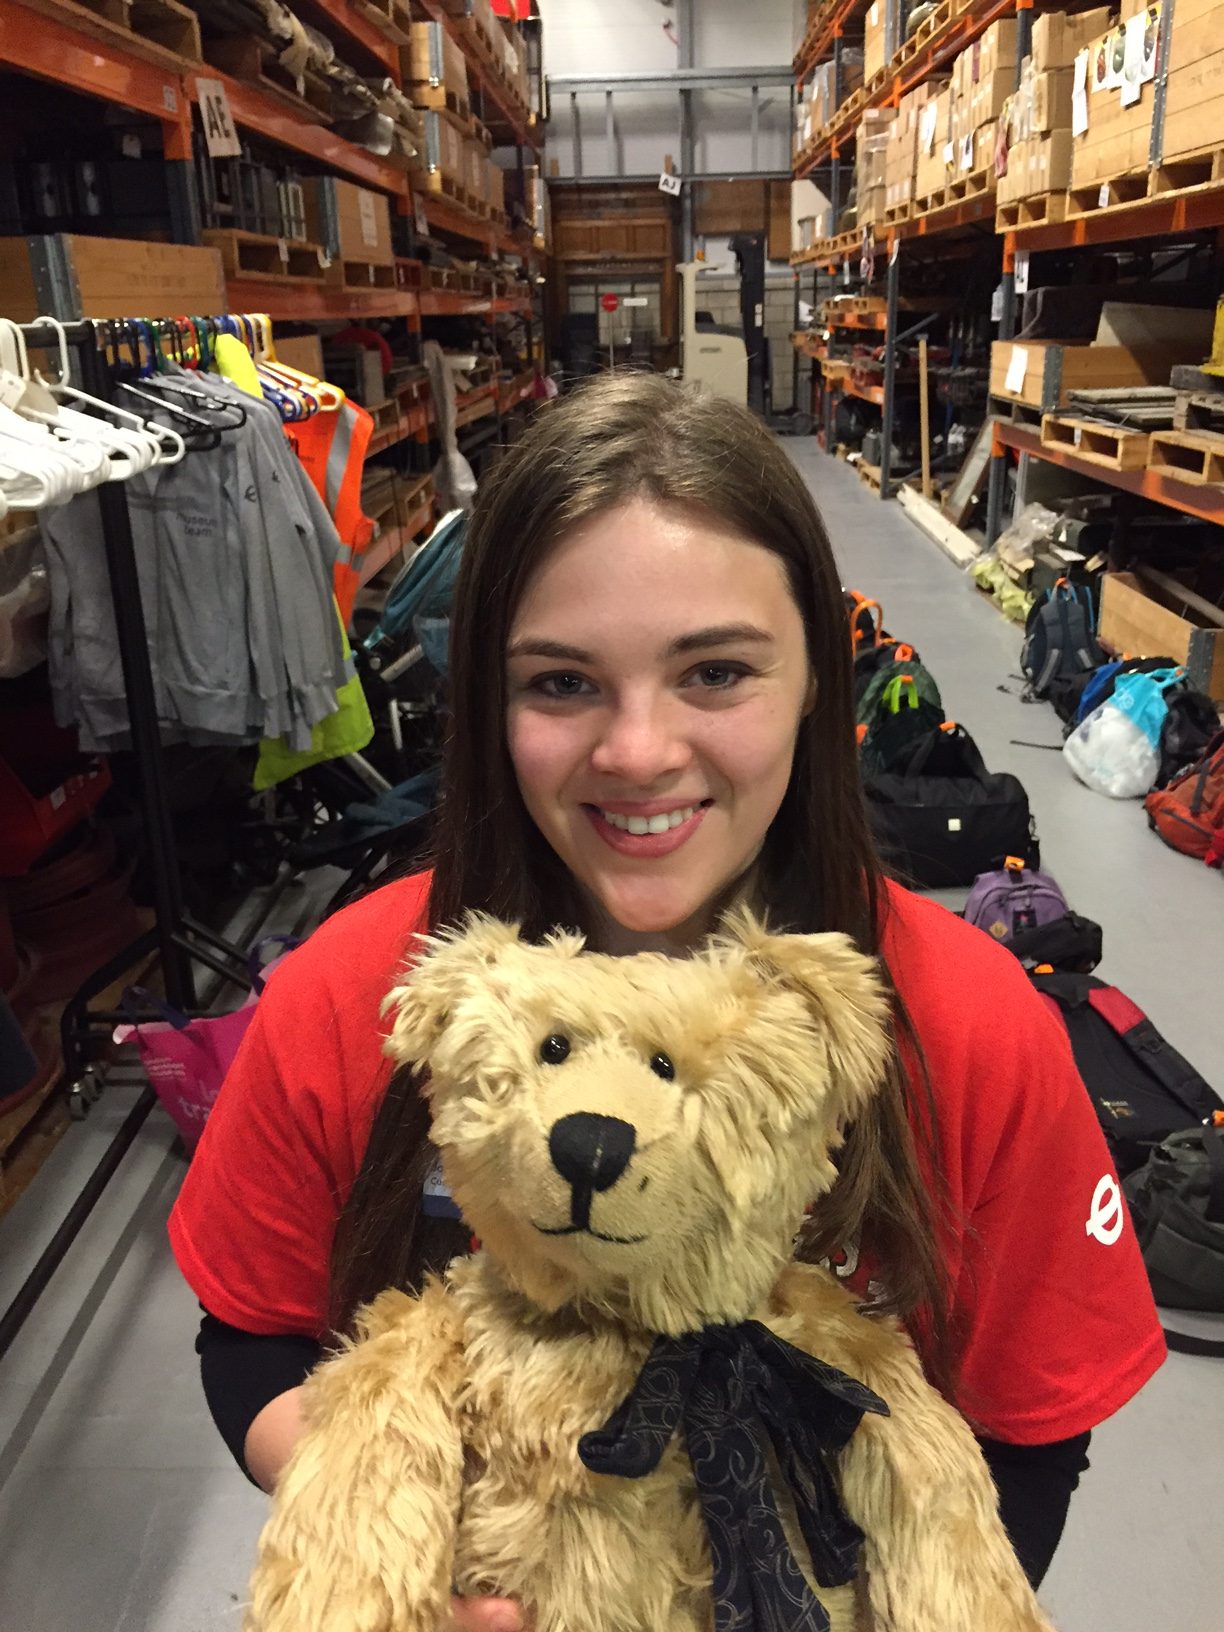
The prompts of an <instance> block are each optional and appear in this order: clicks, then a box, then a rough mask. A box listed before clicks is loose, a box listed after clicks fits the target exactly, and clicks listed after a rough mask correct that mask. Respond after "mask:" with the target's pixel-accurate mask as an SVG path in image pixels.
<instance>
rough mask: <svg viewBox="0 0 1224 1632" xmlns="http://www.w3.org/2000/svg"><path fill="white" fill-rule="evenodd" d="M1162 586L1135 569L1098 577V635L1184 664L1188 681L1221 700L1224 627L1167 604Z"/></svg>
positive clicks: (1133, 651) (1138, 653) (1123, 648)
mask: <svg viewBox="0 0 1224 1632" xmlns="http://www.w3.org/2000/svg"><path fill="white" fill-rule="evenodd" d="M1160 595H1161V591H1160V589H1159V588H1158V587H1157V586H1156V585H1154V584H1151V583H1148V582H1146V581H1145V582H1141V581H1140V580H1139V579H1138V578H1137V577H1135V575H1134V574H1133V573H1129V572H1107V573H1106V574H1105V575H1104V577H1103V578H1102V579H1101V621H1100V635H1101V639H1102V640H1103V641H1104V642H1105V643H1106V645H1108V646H1112V647H1113V648H1114V649H1115V650H1116V651H1119V652H1128V653H1129V654H1130V655H1131V656H1132V657H1172V658H1175V659H1176V660H1177V662H1178V663H1183V664H1185V666H1186V670H1187V676H1188V678H1189V681H1190V684H1191V685H1192V686H1195V687H1196V688H1197V689H1198V690H1199V691H1205V692H1206V693H1207V695H1208V696H1209V697H1210V698H1211V699H1212V701H1213V702H1216V703H1220V702H1224V629H1217V628H1213V627H1210V626H1208V627H1205V628H1204V627H1201V626H1200V625H1198V624H1196V623H1194V622H1193V621H1192V620H1191V619H1189V618H1187V617H1185V616H1184V615H1183V611H1182V608H1181V606H1180V605H1178V606H1177V607H1176V608H1174V607H1172V606H1167V605H1165V604H1164V603H1163V601H1162V600H1161V599H1160Z"/></svg>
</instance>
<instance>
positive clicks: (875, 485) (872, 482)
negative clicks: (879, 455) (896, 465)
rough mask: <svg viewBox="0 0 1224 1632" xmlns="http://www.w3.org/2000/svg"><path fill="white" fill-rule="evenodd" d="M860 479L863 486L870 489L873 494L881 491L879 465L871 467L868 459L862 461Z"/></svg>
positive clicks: (859, 466) (860, 461)
mask: <svg viewBox="0 0 1224 1632" xmlns="http://www.w3.org/2000/svg"><path fill="white" fill-rule="evenodd" d="M858 477H859V481H860V482H862V484H863V486H864V487H869V488H870V489H871V490H872V492H873V493H878V492H879V491H880V467H879V465H869V464H868V463H867V461H866V459H860V460H859V462H858Z"/></svg>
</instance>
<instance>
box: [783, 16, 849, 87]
mask: <svg viewBox="0 0 1224 1632" xmlns="http://www.w3.org/2000/svg"><path fill="white" fill-rule="evenodd" d="M866 11H867V0H826V4H825V5H823V6H822V7H821V8H820V10H819V11H818V12H817V13H816V15H815V16H814V17H813V18H812V21H811V23H810V25H809V27H808V30H807V33H806V34H805V35H804V36H803V41H802V43H801V45H800V47H799V49H798V51H797V52H796V53H795V63H794V67H795V78H796V80H800V79H805V78H806V77H807V74H808V72H809V70H810V69H812V68H814V67H815V66H816V64H817V63H818V62H819V61H820V59H821V58H822V57H824V56H827V54H828V52H829V49H830V47H831V46H832V44H833V39H834V36H835V35H837V34H840V33H844V32H845V26H846V24H847V23H848V22H849V21H850V19H851V17H853V16H854V15H855V13H856V12H862V13H864V14H865V13H866Z"/></svg>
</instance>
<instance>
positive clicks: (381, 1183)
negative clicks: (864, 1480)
mask: <svg viewBox="0 0 1224 1632" xmlns="http://www.w3.org/2000/svg"><path fill="white" fill-rule="evenodd" d="M636 496H641V497H644V498H647V499H650V500H652V501H654V502H655V503H657V504H660V505H667V506H676V507H679V508H682V509H684V510H685V511H686V512H689V513H696V514H699V515H701V514H704V515H708V516H710V517H712V518H716V519H717V521H718V522H719V523H720V524H721V525H722V526H723V527H728V526H729V527H730V528H732V529H733V530H734V531H736V532H738V533H740V534H742V535H743V536H744V537H745V538H748V539H751V540H753V541H754V542H755V543H757V544H760V545H763V546H764V547H765V548H766V549H768V550H771V551H772V552H773V553H774V554H775V555H777V556H778V557H779V558H780V559H781V561H782V562H783V564H784V566H785V569H786V572H787V576H788V579H789V582H790V588H791V592H792V594H793V596H794V599H795V602H796V604H797V606H798V608H799V611H800V613H801V615H802V617H803V623H804V628H805V631H806V638H807V647H808V656H809V659H810V662H811V666H812V671H813V674H814V676H815V681H816V688H815V695H816V702H815V706H814V708H813V709H812V710H811V712H810V713H809V714H808V715H807V717H806V719H805V720H804V721H803V722H802V724H801V726H800V730H799V736H798V741H797V744H796V749H795V758H794V764H793V767H792V772H791V778H790V783H789V786H788V788H787V790H786V793H785V795H784V797H783V800H782V804H781V806H780V808H779V810H778V813H777V815H776V816H775V818H774V820H773V823H772V825H771V827H770V829H769V832H768V834H767V836H766V839H765V844H764V848H763V851H762V855H761V860H760V878H761V889H762V897H763V901H764V903H765V906H766V907H767V909H768V912H769V917H770V921H771V923H772V925H773V926H774V927H775V928H777V929H789V930H794V931H800V932H813V931H818V930H831V929H839V930H844V931H846V932H847V933H849V934H851V935H853V936H854V937H855V938H856V940H857V941H858V942H859V944H860V945H861V946H862V947H864V949H866V950H868V951H872V952H877V951H878V950H879V943H880V932H881V917H882V913H883V912H884V911H885V910H886V901H885V899H884V895H883V891H882V889H881V870H880V864H879V861H878V859H877V857H876V853H875V849H874V847H873V844H872V841H871V836H870V831H869V828H868V824H867V818H866V813H865V809H864V805H863V799H862V794H861V790H860V782H859V771H858V763H857V749H856V743H855V734H854V713H853V684H852V663H851V654H850V642H849V636H848V629H847V618H846V612H845V607H844V601H843V593H842V587H841V584H840V581H839V578H838V572H837V567H836V564H835V562H834V558H833V551H832V548H831V547H830V544H829V539H828V535H827V534H826V532H825V529H824V524H823V522H822V521H821V519H820V516H819V513H818V512H817V510H816V507H815V505H814V503H813V502H812V499H811V496H810V495H809V493H808V490H807V487H806V486H805V484H804V482H803V481H802V479H801V478H800V476H799V474H798V472H797V471H796V470H795V468H794V466H793V465H792V463H791V461H790V459H789V458H788V457H787V455H786V453H785V452H784V450H783V449H782V447H781V446H780V444H779V443H778V442H777V441H776V440H775V438H774V437H773V436H772V435H771V434H770V433H769V432H768V431H767V430H766V429H765V427H764V426H763V425H762V424H761V423H760V422H759V421H758V420H757V419H756V418H755V417H754V416H753V415H752V414H750V413H749V412H748V411H747V410H745V409H743V408H739V407H736V406H734V405H733V404H731V403H729V402H726V401H723V400H721V399H719V398H716V397H713V396H711V395H709V394H708V393H706V392H703V391H700V390H697V389H694V388H691V387H686V386H677V385H676V384H674V383H673V382H671V381H669V380H667V379H664V378H662V377H660V376H658V375H651V374H626V373H619V374H614V375H607V376H604V377H603V378H601V379H599V380H597V381H594V382H592V383H590V384H587V385H585V386H583V387H582V388H581V389H580V390H577V391H575V392H574V393H573V394H572V395H571V396H569V397H567V398H564V399H562V400H561V401H559V402H557V403H555V404H553V405H551V406H550V407H549V408H548V409H547V410H546V411H544V412H543V413H542V414H541V415H540V417H539V418H538V419H537V421H536V422H535V424H534V425H533V427H532V428H531V430H530V431H529V432H528V433H527V434H526V435H525V436H524V437H523V438H522V440H521V441H519V442H518V443H517V444H516V445H515V446H514V447H513V448H511V449H510V450H509V452H508V453H507V454H506V455H505V456H504V458H503V459H502V461H501V463H500V464H499V465H498V466H497V467H496V469H495V470H494V472H493V474H492V476H491V477H490V478H489V479H488V480H487V481H486V482H485V483H484V484H483V485H482V487H481V489H480V492H479V495H478V497H477V502H476V507H475V510H474V512H473V515H472V519H471V527H470V532H469V536H468V540H467V544H466V547H465V551H464V558H463V565H462V569H461V572H460V577H459V583H458V588H457V592H456V599H455V607H454V616H453V625H452V638H451V642H450V651H451V692H450V701H451V709H452V723H451V729H450V733H449V738H448V742H447V747H446V753H445V758H444V764H443V771H442V789H441V800H440V807H439V811H438V817H437V825H436V832H435V852H436V860H435V862H434V874H433V884H432V889H431V894H430V902H429V916H430V921H431V925H433V926H437V925H440V924H445V923H453V922H454V921H456V920H457V919H458V918H459V917H460V915H461V914H462V913H463V912H464V911H465V910H466V909H468V908H473V907H475V908H482V909H483V910H485V911H486V912H491V913H493V914H495V915H496V916H498V917H500V918H504V919H506V920H509V921H514V922H518V923H520V924H522V925H523V929H524V933H525V934H526V935H528V936H531V937H539V936H541V935H543V934H544V933H545V932H546V931H547V930H548V929H550V928H551V927H553V926H554V925H556V924H558V923H567V924H572V923H575V921H576V918H577V910H576V905H575V901H574V892H573V886H572V882H571V880H570V878H569V875H568V873H567V872H566V871H565V869H564V867H563V866H562V864H561V863H560V861H559V860H558V859H557V857H556V856H555V855H554V853H553V852H552V850H551V849H550V848H549V846H548V845H547V843H546V842H545V840H544V839H543V837H542V835H541V834H540V832H539V830H538V829H537V828H536V826H535V824H534V823H533V822H532V820H531V818H530V817H529V815H528V814H527V811H526V809H525V807H524V805H523V802H522V799H521V797H520V795H519V791H518V787H517V784H516V781H515V776H514V770H513V766H512V764H511V761H510V755H509V751H508V748H507V743H506V730H505V716H506V675H505V664H504V653H505V650H506V646H507V643H508V638H509V632H510V628H511V623H512V620H513V618H514V615H515V611H516V608H517V606H518V604H519V601H520V599H521V597H522V594H523V591H524V588H525V586H526V584H527V582H528V579H529V578H530V576H531V574H532V573H533V572H534V571H535V570H536V568H537V567H538V565H539V564H540V562H541V561H542V560H543V558H544V556H545V555H546V554H547V552H548V550H549V549H550V548H551V547H552V545H553V544H554V543H556V541H557V540H559V539H560V538H562V537H563V536H564V535H566V534H567V533H569V532H570V531H571V530H572V529H573V528H575V527H576V526H578V525H579V524H580V523H582V522H585V521H588V520H589V519H590V518H591V517H593V516H595V515H597V514H599V513H600V512H604V511H607V510H610V509H613V508H615V507H616V506H618V505H621V504H623V503H625V502H627V501H628V500H630V499H631V498H634V497H636ZM895 1014H896V1029H897V1031H898V1032H899V1033H900V1035H902V1036H904V1037H905V1038H906V1039H907V1041H908V1043H909V1045H910V1046H909V1049H908V1052H909V1053H910V1055H911V1057H916V1058H917V1060H918V1062H919V1068H918V1069H917V1070H911V1071H909V1072H906V1071H904V1070H903V1069H902V1067H901V1064H900V1062H899V1060H898V1059H897V1058H896V1056H895V1051H894V1060H893V1064H892V1068H891V1069H890V1071H889V1074H888V1079H887V1081H886V1083H885V1084H884V1086H883V1088H882V1090H881V1092H880V1093H879V1094H878V1095H877V1096H876V1097H875V1099H874V1100H873V1101H872V1102H871V1105H870V1108H869V1110H868V1111H867V1112H866V1113H865V1114H864V1115H863V1116H862V1117H861V1118H860V1119H859V1121H858V1122H857V1124H856V1125H855V1126H854V1127H853V1128H852V1129H851V1130H850V1132H849V1135H848V1137H847V1140H846V1143H845V1145H844V1147H843V1149H842V1151H841V1153H840V1157H839V1177H838V1181H837V1183H836V1185H835V1186H834V1189H833V1190H832V1192H831V1193H830V1194H829V1195H828V1196H826V1197H825V1198H824V1199H823V1200H822V1201H821V1203H820V1204H819V1207H818V1209H817V1211H816V1212H815V1214H814V1215H813V1217H812V1218H811V1220H810V1221H809V1224H808V1227H807V1228H806V1229H805V1232H804V1235H803V1238H802V1241H801V1245H800V1253H801V1256H802V1257H804V1258H805V1259H808V1260H812V1261H815V1260H818V1259H820V1258H823V1257H825V1256H827V1255H828V1254H829V1253H831V1252H834V1251H836V1250H837V1249H838V1248H840V1247H843V1246H845V1245H846V1244H847V1243H848V1242H851V1241H854V1240H859V1239H862V1240H864V1241H865V1242H868V1243H869V1244H870V1249H871V1253H872V1256H873V1260H874V1262H875V1263H876V1265H877V1266H878V1274H879V1277H880V1279H881V1280H882V1282H883V1284H884V1285H885V1287H886V1288H887V1292H886V1295H885V1297H884V1298H883V1299H882V1300H881V1302H880V1305H879V1307H880V1308H881V1309H887V1310H890V1311H895V1312H898V1313H901V1314H905V1315H910V1314H914V1315H916V1317H917V1320H916V1325H917V1327H918V1333H919V1336H920V1341H921V1342H922V1347H923V1350H924V1356H925V1358H926V1360H927V1365H928V1370H929V1371H930V1372H931V1373H932V1375H933V1376H935V1377H938V1378H940V1379H942V1380H945V1382H946V1381H948V1380H950V1375H951V1368H950V1364H949V1355H948V1348H949V1345H948V1339H947V1332H946V1327H945V1310H946V1306H947V1286H946V1284H945V1282H946V1276H945V1274H944V1271H943V1255H942V1253H941V1251H940V1239H941V1231H942V1225H943V1218H942V1204H941V1195H942V1186H941V1184H940V1181H939V1177H938V1173H937V1170H936V1166H935V1163H934V1160H933V1154H932V1153H933V1140H934V1109H933V1105H932V1102H931V1095H930V1089H929V1083H928V1080H927V1076H926V1072H925V1068H924V1067H923V1066H922V1065H921V1050H920V1049H918V1048H917V1040H916V1037H915V1035H914V1032H913V1028H912V1026H911V1024H910V1022H909V1019H908V1016H906V1014H905V1012H904V1009H903V1007H902V1006H901V1004H900V1002H899V1001H897V1002H896V1004H895ZM419 1087H420V1084H419V1082H418V1081H417V1080H416V1079H415V1078H414V1077H413V1076H412V1074H411V1073H405V1072H399V1073H396V1075H395V1076H394V1077H393V1078H392V1081H391V1084H390V1086H389V1088H388V1090H387V1093H386V1096H385V1098H384V1101H383V1104H382V1106H381V1108H380V1110H379V1112H378V1114H377V1116H376V1118H375V1121H374V1126H373V1129H372V1131H371V1135H370V1140H369V1144H368V1147H367V1149H366V1153H365V1160H364V1162H363V1165H362V1169H361V1172H360V1174H359V1175H358V1179H357V1182H356V1184H355V1186H354V1189H353V1192H352V1195H351V1196H350V1198H349V1201H348V1204H347V1205H346V1207H345V1209H344V1211H343V1214H342V1216H341V1219H340V1223H339V1227H338V1229H337V1233H336V1240H335V1246H334V1249H333V1261H332V1275H333V1288H332V1290H333V1303H332V1307H333V1313H334V1316H335V1318H336V1320H337V1323H338V1324H340V1325H344V1324H347V1322H348V1320H349V1319H350V1318H351V1315H352V1313H353V1310H354V1309H355V1308H356V1307H357V1306H358V1305H359V1304H360V1303H361V1302H362V1301H364V1300H365V1299H366V1298H368V1297H370V1296H373V1295H374V1294H376V1293H377V1292H379V1291H381V1290H382V1289H383V1288H384V1287H386V1286H389V1285H411V1284H415V1283H416V1282H417V1281H418V1280H419V1278H420V1276H421V1274H422V1272H423V1270H424V1269H425V1268H426V1267H429V1266H431V1265H432V1263H434V1262H436V1261H437V1260H438V1259H439V1258H443V1257H445V1256H446V1255H448V1254H449V1253H450V1252H451V1251H453V1249H454V1247H455V1246H456V1245H457V1244H458V1241H459V1239H460V1238H459V1236H458V1235H456V1234H455V1232H450V1233H449V1234H448V1233H447V1232H443V1233H441V1234H439V1233H438V1232H437V1231H434V1230H431V1228H430V1227H429V1226H428V1225H427V1224H426V1222H425V1220H424V1219H423V1218H422V1216H421V1213H420V1197H421V1184H422V1179H423V1176H424V1172H425V1164H426V1162H427V1160H428V1154H429V1153H428V1147H427V1143H426V1141H427V1134H428V1115H427V1112H426V1109H425V1106H424V1104H423V1102H422V1099H421V1096H420V1093H419Z"/></svg>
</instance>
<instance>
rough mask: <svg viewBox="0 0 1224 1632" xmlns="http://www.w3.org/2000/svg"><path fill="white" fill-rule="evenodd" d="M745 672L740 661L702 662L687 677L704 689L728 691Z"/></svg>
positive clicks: (746, 671)
mask: <svg viewBox="0 0 1224 1632" xmlns="http://www.w3.org/2000/svg"><path fill="white" fill-rule="evenodd" d="M747 673H748V670H747V669H746V668H745V667H744V665H743V664H742V663H702V664H700V665H699V667H697V668H695V669H694V670H693V671H692V673H691V674H690V676H689V679H690V680H692V681H695V682H696V683H697V685H699V686H701V687H702V688H703V689H704V690H706V691H729V690H730V688H731V687H732V686H734V685H735V684H736V683H737V682H738V681H740V680H742V679H743V678H744V676H745V675H746V674H747Z"/></svg>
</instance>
